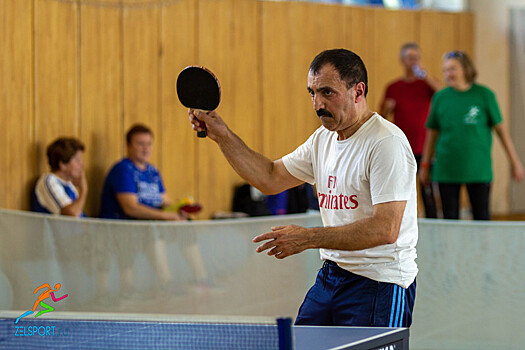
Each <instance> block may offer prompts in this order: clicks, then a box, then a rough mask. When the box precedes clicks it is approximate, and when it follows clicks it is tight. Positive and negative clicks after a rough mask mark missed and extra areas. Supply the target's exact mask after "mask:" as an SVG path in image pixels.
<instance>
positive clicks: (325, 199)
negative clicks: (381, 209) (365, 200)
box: [318, 192, 359, 210]
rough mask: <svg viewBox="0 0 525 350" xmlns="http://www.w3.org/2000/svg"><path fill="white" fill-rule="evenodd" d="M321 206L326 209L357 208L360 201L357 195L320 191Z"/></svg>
mask: <svg viewBox="0 0 525 350" xmlns="http://www.w3.org/2000/svg"><path fill="white" fill-rule="evenodd" d="M318 197H319V207H320V208H324V209H338V210H343V209H356V208H357V206H358V205H359V203H358V202H357V195H355V194H353V195H351V196H347V195H345V194H326V193H320V192H319V193H318Z"/></svg>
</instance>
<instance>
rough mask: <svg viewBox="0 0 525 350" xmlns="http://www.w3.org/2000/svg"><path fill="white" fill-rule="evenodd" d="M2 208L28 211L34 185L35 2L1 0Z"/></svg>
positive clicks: (0, 159)
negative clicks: (33, 24) (33, 34)
mask: <svg viewBox="0 0 525 350" xmlns="http://www.w3.org/2000/svg"><path fill="white" fill-rule="evenodd" d="M0 23H2V25H0V52H2V60H0V130H2V133H3V136H2V137H1V138H0V148H1V149H2V151H1V152H0V163H1V164H2V171H1V173H0V179H2V181H1V182H0V207H1V208H12V209H28V208H29V202H30V201H29V199H30V188H31V185H32V182H33V181H34V178H33V173H34V172H35V166H36V155H35V152H34V146H33V131H34V120H33V56H32V55H33V38H32V33H33V26H32V23H33V2H30V1H12V0H0Z"/></svg>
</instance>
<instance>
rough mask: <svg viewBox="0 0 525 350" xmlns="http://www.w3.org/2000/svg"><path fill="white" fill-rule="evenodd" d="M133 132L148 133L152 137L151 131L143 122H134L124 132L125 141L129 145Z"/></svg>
mask: <svg viewBox="0 0 525 350" xmlns="http://www.w3.org/2000/svg"><path fill="white" fill-rule="evenodd" d="M135 134H150V135H151V136H152V137H153V131H151V129H150V128H148V127H147V126H146V125H144V124H135V125H133V126H132V127H131V129H129V131H128V132H127V133H126V142H127V144H128V145H129V144H130V143H131V140H132V139H133V135H135Z"/></svg>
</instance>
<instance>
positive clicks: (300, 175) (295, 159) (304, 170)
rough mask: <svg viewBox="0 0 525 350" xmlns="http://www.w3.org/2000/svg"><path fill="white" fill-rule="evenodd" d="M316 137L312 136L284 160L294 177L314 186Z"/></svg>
mask: <svg viewBox="0 0 525 350" xmlns="http://www.w3.org/2000/svg"><path fill="white" fill-rule="evenodd" d="M314 135H315V133H314V134H312V135H311V136H310V137H309V138H308V140H306V142H305V143H303V144H302V145H300V146H299V147H297V148H296V149H295V151H293V152H292V153H289V154H287V155H285V156H284V157H283V158H282V161H283V164H284V166H285V167H286V170H288V171H289V172H290V174H292V176H293V177H295V178H297V179H299V180H301V181H304V182H308V183H310V184H312V185H313V184H315V175H314V169H313V149H312V147H313V146H312V145H313V138H314Z"/></svg>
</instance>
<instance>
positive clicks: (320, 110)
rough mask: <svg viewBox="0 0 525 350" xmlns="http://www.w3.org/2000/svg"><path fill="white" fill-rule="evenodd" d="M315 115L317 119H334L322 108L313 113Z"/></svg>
mask: <svg viewBox="0 0 525 350" xmlns="http://www.w3.org/2000/svg"><path fill="white" fill-rule="evenodd" d="M315 113H317V116H318V117H329V118H333V117H334V116H333V115H332V113H330V112H328V111H327V110H326V109H323V108H321V109H319V110H317V111H315Z"/></svg>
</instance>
